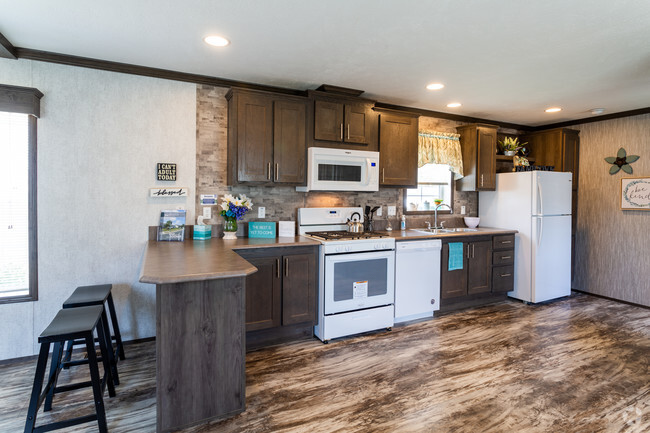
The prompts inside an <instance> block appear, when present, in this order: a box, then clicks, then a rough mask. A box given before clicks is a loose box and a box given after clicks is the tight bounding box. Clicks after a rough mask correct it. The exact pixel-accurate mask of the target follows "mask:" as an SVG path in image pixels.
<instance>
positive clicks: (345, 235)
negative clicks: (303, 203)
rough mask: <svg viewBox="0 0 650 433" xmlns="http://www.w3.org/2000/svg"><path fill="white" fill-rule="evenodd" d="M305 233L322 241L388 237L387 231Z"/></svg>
mask: <svg viewBox="0 0 650 433" xmlns="http://www.w3.org/2000/svg"><path fill="white" fill-rule="evenodd" d="M305 234H306V235H308V236H311V237H313V238H316V239H320V240H323V241H348V240H350V241H353V240H356V239H380V238H387V237H388V233H385V232H361V233H354V232H348V231H345V230H335V231H324V232H307V233H305Z"/></svg>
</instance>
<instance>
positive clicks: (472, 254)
mask: <svg viewBox="0 0 650 433" xmlns="http://www.w3.org/2000/svg"><path fill="white" fill-rule="evenodd" d="M472 258H474V244H472Z"/></svg>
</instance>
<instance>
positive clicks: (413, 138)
mask: <svg viewBox="0 0 650 433" xmlns="http://www.w3.org/2000/svg"><path fill="white" fill-rule="evenodd" d="M379 152H380V156H379V169H380V171H379V175H380V182H381V185H391V186H402V187H412V188H415V187H417V184H418V119H417V118H414V117H410V116H399V115H394V114H381V115H380V118H379Z"/></svg>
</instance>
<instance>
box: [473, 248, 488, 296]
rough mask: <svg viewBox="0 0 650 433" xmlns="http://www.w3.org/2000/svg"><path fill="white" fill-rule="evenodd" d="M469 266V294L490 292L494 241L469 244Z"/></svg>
mask: <svg viewBox="0 0 650 433" xmlns="http://www.w3.org/2000/svg"><path fill="white" fill-rule="evenodd" d="M468 246H469V257H470V259H469V264H468V266H467V275H468V277H467V293H468V294H470V295H473V294H475V293H485V292H489V291H490V285H491V281H492V241H479V242H472V243H470V244H468Z"/></svg>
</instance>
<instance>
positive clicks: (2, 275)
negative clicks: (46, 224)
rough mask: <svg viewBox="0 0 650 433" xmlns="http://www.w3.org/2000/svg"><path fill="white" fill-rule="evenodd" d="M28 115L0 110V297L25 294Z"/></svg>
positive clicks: (26, 273) (27, 269) (27, 286)
mask: <svg viewBox="0 0 650 433" xmlns="http://www.w3.org/2000/svg"><path fill="white" fill-rule="evenodd" d="M28 156H29V138H28V116H27V115H26V114H20V113H8V112H0V165H1V168H0V185H1V188H0V298H2V297H8V296H20V295H27V294H28V293H29V226H28V222H29V203H28V198H29V190H28V187H29V182H28V180H29V160H28Z"/></svg>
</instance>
